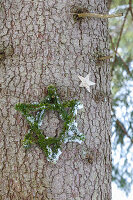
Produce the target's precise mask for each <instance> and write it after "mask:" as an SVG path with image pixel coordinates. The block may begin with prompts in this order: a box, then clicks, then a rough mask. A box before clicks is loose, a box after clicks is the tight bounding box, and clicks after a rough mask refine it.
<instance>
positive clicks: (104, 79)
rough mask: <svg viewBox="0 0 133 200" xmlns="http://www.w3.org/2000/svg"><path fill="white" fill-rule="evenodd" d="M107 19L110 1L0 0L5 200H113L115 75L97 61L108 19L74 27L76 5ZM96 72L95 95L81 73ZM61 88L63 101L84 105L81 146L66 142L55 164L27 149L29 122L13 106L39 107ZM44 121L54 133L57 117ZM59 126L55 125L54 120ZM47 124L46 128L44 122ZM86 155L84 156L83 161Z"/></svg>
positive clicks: (104, 47) (0, 165) (0, 153)
mask: <svg viewBox="0 0 133 200" xmlns="http://www.w3.org/2000/svg"><path fill="white" fill-rule="evenodd" d="M73 6H74V7H77V6H81V7H84V8H87V9H89V11H91V12H96V13H107V12H108V10H107V5H106V2H105V0H89V1H88V0H81V1H80V0H71V1H70V0H67V1H66V0H45V1H42V0H34V1H32V0H2V1H1V2H0V17H1V19H2V20H1V22H0V23H1V25H0V31H1V32H0V36H1V41H0V43H1V44H0V45H1V46H0V50H1V49H4V50H3V51H4V53H3V54H2V57H1V60H0V62H1V63H0V70H1V73H0V105H1V108H0V114H1V126H0V130H1V133H0V199H2V200H17V199H18V200H20V199H22V200H32V199H34V200H36V199H40V200H41V199H42V200H110V199H111V156H110V154H111V148H110V69H109V62H108V61H106V60H104V61H100V62H98V60H97V56H96V55H98V54H99V55H101V54H102V55H109V49H108V28H107V20H105V19H94V18H91V19H84V20H82V21H81V22H74V20H73V16H72V15H71V14H70V10H71V8H72V7H73ZM89 72H90V73H91V75H92V76H91V81H93V82H95V83H96V85H95V86H91V93H88V91H87V90H86V89H85V88H80V87H79V84H80V80H79V79H78V75H81V76H83V77H85V76H86V75H87V74H88V73H89ZM49 84H54V85H56V87H57V89H58V93H59V95H60V97H61V99H62V100H71V99H79V100H80V101H81V102H82V103H83V105H84V109H83V110H82V111H80V112H79V113H78V117H77V118H78V119H77V121H78V127H79V130H80V131H81V132H83V133H84V134H85V135H86V140H85V142H84V143H82V145H79V144H76V143H67V144H66V145H64V146H63V153H62V154H61V156H60V159H59V161H58V162H57V164H56V165H55V164H52V163H49V162H47V160H46V158H45V156H44V154H43V153H42V151H41V150H40V149H39V148H38V147H36V146H34V147H32V148H31V149H30V150H28V151H25V149H24V148H23V147H22V140H23V138H24V135H25V133H26V131H27V123H26V121H25V120H24V119H23V118H22V116H21V114H20V113H17V112H16V111H15V109H14V106H15V104H16V103H18V102H27V103H29V102H34V101H39V100H41V99H42V98H43V97H44V96H45V95H46V94H47V90H46V88H47V86H48V85H49ZM45 120H46V121H45V122H44V125H45V126H44V127H46V129H47V132H48V133H50V134H52V135H54V133H55V132H56V129H57V128H59V126H60V120H59V119H57V116H56V113H48V114H47V116H46V118H45ZM53 121H54V122H53ZM46 123H47V124H46ZM83 152H86V155H85V156H84V154H83Z"/></svg>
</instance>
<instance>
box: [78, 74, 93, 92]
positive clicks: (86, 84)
mask: <svg viewBox="0 0 133 200" xmlns="http://www.w3.org/2000/svg"><path fill="white" fill-rule="evenodd" d="M78 78H79V79H80V80H81V81H82V83H81V84H80V85H79V86H80V87H85V88H86V89H87V90H88V91H89V92H90V86H91V85H95V83H93V82H92V81H90V80H89V78H90V73H89V74H88V75H87V76H86V77H85V78H84V77H82V76H78Z"/></svg>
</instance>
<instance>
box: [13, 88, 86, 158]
mask: <svg viewBox="0 0 133 200" xmlns="http://www.w3.org/2000/svg"><path fill="white" fill-rule="evenodd" d="M68 108H69V109H68ZM81 108H83V105H82V104H80V102H79V101H78V100H71V101H65V102H63V103H61V100H60V98H59V96H58V94H57V92H56V88H55V87H54V86H53V85H50V86H48V95H47V96H46V97H45V98H44V99H43V100H42V101H41V102H40V103H36V102H35V103H31V104H25V103H18V104H16V106H15V109H16V110H17V111H20V112H21V113H22V115H23V116H24V117H25V118H26V120H27V122H28V124H29V127H30V128H29V131H28V133H27V134H26V135H25V138H24V140H23V145H24V147H25V148H27V149H28V148H30V147H31V145H32V144H37V145H38V146H39V147H40V148H41V149H42V151H43V152H44V153H45V155H46V157H47V160H48V161H52V162H56V161H57V160H58V158H59V156H60V154H61V145H62V144H63V143H67V142H78V143H81V142H82V141H83V140H84V135H83V134H82V133H80V132H79V131H78V129H77V123H76V121H75V118H76V115H77V110H78V109H81ZM66 109H67V110H66ZM48 110H51V111H52V110H53V111H57V112H58V113H59V116H60V118H61V119H62V120H63V121H64V124H63V129H62V131H61V133H60V134H59V136H58V137H47V136H45V135H44V134H43V132H44V130H41V128H40V127H41V125H42V121H43V118H44V115H45V113H46V111H48Z"/></svg>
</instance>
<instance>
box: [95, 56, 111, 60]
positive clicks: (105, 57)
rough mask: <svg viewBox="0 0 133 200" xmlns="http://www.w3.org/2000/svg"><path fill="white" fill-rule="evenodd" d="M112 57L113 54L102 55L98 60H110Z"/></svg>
mask: <svg viewBox="0 0 133 200" xmlns="http://www.w3.org/2000/svg"><path fill="white" fill-rule="evenodd" d="M110 58H113V56H102V57H99V58H98V60H108V59H110Z"/></svg>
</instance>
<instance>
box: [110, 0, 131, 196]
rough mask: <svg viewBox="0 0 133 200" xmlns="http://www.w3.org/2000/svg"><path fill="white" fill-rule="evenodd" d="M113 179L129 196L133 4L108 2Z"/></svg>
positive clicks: (119, 1) (120, 1)
mask: <svg viewBox="0 0 133 200" xmlns="http://www.w3.org/2000/svg"><path fill="white" fill-rule="evenodd" d="M109 6H110V13H123V16H122V17H118V18H112V19H109V28H110V45H111V55H112V56H113V58H112V59H111V69H112V70H111V73H112V161H113V162H112V165H113V168H112V179H113V182H115V183H116V185H117V187H119V188H120V189H122V190H123V191H124V192H125V194H126V195H127V196H128V195H129V194H130V192H131V187H132V183H133V168H132V162H133V145H132V144H133V90H132V88H133V48H132V47H133V9H132V7H133V2H132V0H112V1H110V5H109Z"/></svg>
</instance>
